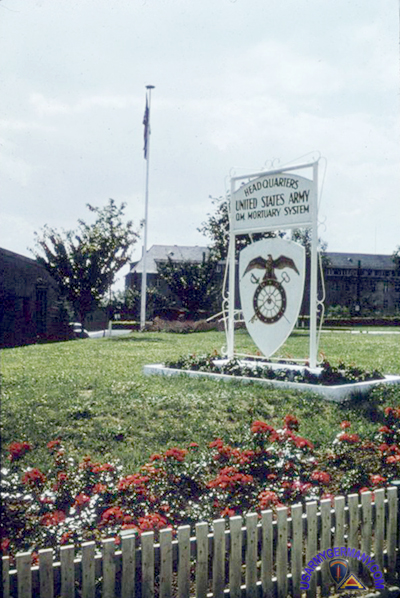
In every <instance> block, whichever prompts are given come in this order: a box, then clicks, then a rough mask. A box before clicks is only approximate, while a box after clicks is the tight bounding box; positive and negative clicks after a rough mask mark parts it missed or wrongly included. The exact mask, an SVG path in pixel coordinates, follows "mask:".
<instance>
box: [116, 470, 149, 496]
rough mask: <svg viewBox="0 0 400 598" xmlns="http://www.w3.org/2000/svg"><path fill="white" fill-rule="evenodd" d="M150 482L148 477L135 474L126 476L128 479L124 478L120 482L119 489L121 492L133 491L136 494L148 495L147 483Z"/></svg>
mask: <svg viewBox="0 0 400 598" xmlns="http://www.w3.org/2000/svg"><path fill="white" fill-rule="evenodd" d="M149 480H150V478H149V477H148V476H146V475H141V474H140V473H133V474H131V475H128V476H126V478H122V480H120V481H119V482H118V486H117V488H118V490H119V491H120V492H125V491H126V490H132V491H133V492H136V494H147V488H146V482H148V481H149Z"/></svg>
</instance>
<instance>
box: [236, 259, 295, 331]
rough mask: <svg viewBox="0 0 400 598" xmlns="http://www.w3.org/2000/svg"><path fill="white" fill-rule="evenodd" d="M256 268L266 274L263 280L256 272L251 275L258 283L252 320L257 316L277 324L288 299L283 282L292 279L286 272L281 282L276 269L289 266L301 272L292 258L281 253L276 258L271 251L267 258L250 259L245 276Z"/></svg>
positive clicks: (267, 322)
mask: <svg viewBox="0 0 400 598" xmlns="http://www.w3.org/2000/svg"><path fill="white" fill-rule="evenodd" d="M254 268H257V269H261V270H265V274H264V276H263V278H262V280H261V282H260V279H259V278H257V277H256V276H254V274H252V276H251V282H252V283H253V284H257V285H258V286H257V288H256V290H255V292H254V297H253V308H254V315H253V317H252V319H251V321H252V322H254V320H255V319H256V318H257V319H258V320H260V321H261V322H264V324H275V322H278V320H280V319H281V318H282V317H284V316H285V311H286V305H287V299H286V292H285V289H284V287H283V286H282V283H283V282H287V281H288V280H290V279H289V276H288V275H287V274H286V273H284V275H283V276H282V280H281V282H279V281H278V278H277V276H276V274H275V270H283V269H284V268H289V269H291V270H294V271H295V272H296V274H300V273H299V271H298V269H297V266H296V264H295V263H294V261H293V260H292V258H290V257H287V256H286V255H280V256H279V257H278V258H277V259H276V260H274V259H273V257H272V255H271V254H270V253H269V254H268V257H267V259H264V258H263V257H262V256H258V257H256V258H253V259H252V260H250V262H249V264H248V266H247V268H246V270H245V271H244V274H243V276H245V275H246V274H247V273H248V272H250V270H254Z"/></svg>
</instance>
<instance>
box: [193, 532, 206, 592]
mask: <svg viewBox="0 0 400 598" xmlns="http://www.w3.org/2000/svg"><path fill="white" fill-rule="evenodd" d="M196 544H197V560H196V596H197V598H206V597H207V590H208V523H197V524H196Z"/></svg>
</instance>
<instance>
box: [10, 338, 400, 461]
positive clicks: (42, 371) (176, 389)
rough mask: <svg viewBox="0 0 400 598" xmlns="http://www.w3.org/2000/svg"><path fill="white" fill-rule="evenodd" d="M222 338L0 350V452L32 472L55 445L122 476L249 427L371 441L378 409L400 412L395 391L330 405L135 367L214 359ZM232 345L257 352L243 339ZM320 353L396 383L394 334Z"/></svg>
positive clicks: (398, 354) (303, 344)
mask: <svg viewBox="0 0 400 598" xmlns="http://www.w3.org/2000/svg"><path fill="white" fill-rule="evenodd" d="M224 344H225V336H224V334H223V333H220V332H205V333H196V334H188V335H179V334H166V333H144V334H141V333H133V334H131V335H129V336H127V337H121V338H114V339H98V340H92V339H86V340H78V341H70V342H64V343H54V344H47V345H31V346H27V347H20V348H14V349H4V350H3V351H2V356H1V361H2V365H1V370H2V376H3V378H2V446H3V450H4V449H5V448H6V447H7V445H8V444H9V443H10V442H12V441H15V440H18V441H21V440H28V441H29V442H31V443H33V444H34V446H36V447H38V448H39V447H41V449H40V450H39V451H35V453H34V454H35V455H37V459H38V461H37V462H36V463H35V465H37V466H41V467H43V466H45V465H46V459H47V458H48V457H47V451H46V448H45V446H46V443H47V442H48V441H50V440H52V439H55V438H57V437H61V438H62V439H63V441H64V443H65V444H66V445H67V446H68V447H69V448H70V450H71V451H72V452H74V453H75V454H76V455H77V456H79V457H82V456H83V455H86V454H90V455H91V456H92V457H93V458H94V459H99V460H110V459H112V458H114V459H115V458H118V459H120V460H121V461H122V463H123V465H124V469H125V471H126V472H129V471H130V470H134V469H136V468H137V466H138V465H141V464H143V463H145V462H146V460H147V458H148V457H149V455H150V454H151V453H153V452H155V451H161V450H164V449H166V448H167V447H170V446H185V445H187V444H188V443H189V442H191V441H195V442H198V443H208V442H209V441H210V440H212V439H213V438H215V437H217V436H221V437H222V438H224V439H226V440H228V439H231V440H233V441H234V440H235V439H237V440H238V439H239V438H240V436H241V433H242V430H243V429H244V428H245V427H248V425H249V424H250V423H251V422H252V421H253V420H255V419H263V420H268V421H269V423H271V424H272V425H274V426H275V427H276V426H277V427H279V426H280V422H281V418H282V417H283V416H284V415H286V414H287V413H292V414H294V415H296V416H297V417H298V418H299V420H300V424H301V426H300V433H301V435H302V436H305V437H307V438H309V439H310V440H312V441H313V442H314V443H315V444H316V445H317V446H318V445H324V444H327V443H329V442H330V441H331V440H332V439H333V438H334V437H335V436H336V434H337V433H338V424H339V423H340V422H341V421H342V420H344V419H346V420H351V421H352V423H353V426H352V432H358V433H360V434H367V435H368V434H372V431H373V430H375V429H376V426H375V425H374V422H375V423H376V422H377V421H379V420H380V418H381V414H382V413H383V408H384V407H385V406H400V388H399V387H398V388H386V389H385V390H376V391H373V393H372V394H371V395H370V396H369V397H368V399H367V400H364V401H362V402H358V403H356V402H354V401H353V402H350V403H349V404H347V405H336V404H333V403H328V402H325V401H323V400H322V399H321V398H312V395H308V394H304V393H303V394H302V393H295V392H288V391H280V390H275V389H266V388H265V387H264V388H263V387H260V386H257V385H256V384H254V385H249V386H241V385H240V383H238V382H233V383H231V384H222V383H220V382H216V381H211V380H205V379H200V380H196V379H189V378H185V377H183V376H182V377H176V378H171V379H165V378H162V377H145V376H143V374H142V366H143V365H144V364H147V363H160V362H163V361H164V360H165V359H172V358H177V357H180V356H181V355H185V354H188V353H197V354H201V353H207V352H211V351H213V350H214V349H216V350H218V351H220V349H221V347H222V346H223V345H224ZM236 346H237V349H238V350H239V351H241V352H244V351H251V352H255V347H254V345H253V343H252V341H251V339H250V337H249V336H248V334H247V333H246V332H245V331H238V333H237V335H236ZM320 350H321V351H322V352H323V354H324V355H325V358H326V359H327V360H328V361H330V362H331V363H332V364H337V363H338V362H339V361H340V360H343V361H344V362H346V363H354V364H356V365H359V366H361V367H363V368H367V369H374V368H376V369H378V370H381V371H382V372H383V373H397V374H400V335H386V334H385V335H367V334H363V335H361V334H360V335H351V334H343V333H340V332H329V333H324V334H322V336H321V343H320ZM282 355H285V356H287V357H295V356H297V357H306V356H307V355H308V337H307V335H306V333H305V332H300V331H299V332H295V333H294V334H292V336H291V337H290V338H289V339H288V341H287V343H286V344H285V346H284V348H283V351H282Z"/></svg>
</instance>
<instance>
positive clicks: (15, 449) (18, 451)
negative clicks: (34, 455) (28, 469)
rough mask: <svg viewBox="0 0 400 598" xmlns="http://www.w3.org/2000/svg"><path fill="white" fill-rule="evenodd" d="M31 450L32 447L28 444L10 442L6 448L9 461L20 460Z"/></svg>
mask: <svg viewBox="0 0 400 598" xmlns="http://www.w3.org/2000/svg"><path fill="white" fill-rule="evenodd" d="M31 450H32V445H31V444H29V442H12V443H11V444H10V446H9V447H8V451H9V453H10V454H9V456H8V458H9V459H10V461H16V460H17V459H21V457H23V456H24V455H25V454H26V453H28V452H29V451H31Z"/></svg>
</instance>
